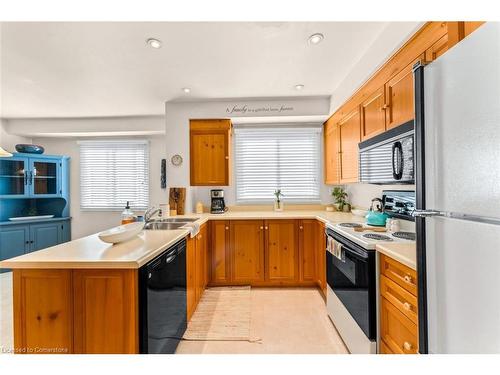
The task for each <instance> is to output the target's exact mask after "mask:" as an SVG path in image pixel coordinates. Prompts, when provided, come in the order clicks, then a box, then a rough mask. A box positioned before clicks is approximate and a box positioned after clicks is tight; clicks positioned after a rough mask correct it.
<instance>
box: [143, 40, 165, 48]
mask: <svg viewBox="0 0 500 375" xmlns="http://www.w3.org/2000/svg"><path fill="white" fill-rule="evenodd" d="M146 43H147V44H149V46H150V47H152V48H156V49H158V48H161V41H160V40H158V39H155V38H149V39H148V40H146Z"/></svg>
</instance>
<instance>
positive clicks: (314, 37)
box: [309, 33, 325, 44]
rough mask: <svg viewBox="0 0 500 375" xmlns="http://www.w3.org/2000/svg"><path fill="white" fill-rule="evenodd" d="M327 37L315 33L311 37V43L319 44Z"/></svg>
mask: <svg viewBox="0 0 500 375" xmlns="http://www.w3.org/2000/svg"><path fill="white" fill-rule="evenodd" d="M324 38H325V36H324V35H323V34H321V33H316V34H313V35H311V36H310V37H309V43H310V44H319V43H321V41H322V40H323V39H324Z"/></svg>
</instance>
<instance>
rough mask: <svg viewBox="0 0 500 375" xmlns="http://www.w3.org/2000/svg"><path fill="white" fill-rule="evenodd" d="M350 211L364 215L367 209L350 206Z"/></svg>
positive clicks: (356, 214)
mask: <svg viewBox="0 0 500 375" xmlns="http://www.w3.org/2000/svg"><path fill="white" fill-rule="evenodd" d="M351 212H352V214H353V215H355V216H360V217H365V216H366V214H367V213H368V210H364V209H362V208H351Z"/></svg>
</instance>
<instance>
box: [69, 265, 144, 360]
mask: <svg viewBox="0 0 500 375" xmlns="http://www.w3.org/2000/svg"><path fill="white" fill-rule="evenodd" d="M73 284H74V310H75V311H74V314H75V315H74V316H75V317H74V325H75V326H74V351H75V353H77V354H78V353H86V354H113V353H121V354H133V353H138V351H139V327H138V321H139V316H138V312H139V308H138V298H139V297H138V291H137V288H138V285H139V283H138V278H137V270H123V269H88V270H84V269H79V270H74V271H73Z"/></svg>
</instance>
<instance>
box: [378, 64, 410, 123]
mask: <svg viewBox="0 0 500 375" xmlns="http://www.w3.org/2000/svg"><path fill="white" fill-rule="evenodd" d="M416 61H418V59H417V60H415V62H416ZM413 64H414V62H413V63H411V64H409V65H408V66H407V67H406V68H404V69H403V70H402V71H400V72H399V73H398V74H396V75H395V76H394V77H393V78H391V79H390V80H389V81H388V82H387V83H386V84H385V97H386V101H387V110H386V129H387V130H389V129H392V128H395V127H396V126H399V125H403V124H404V123H406V122H408V121H410V120H413V118H414V117H415V108H414V104H413V103H414V96H415V93H414V89H413Z"/></svg>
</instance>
